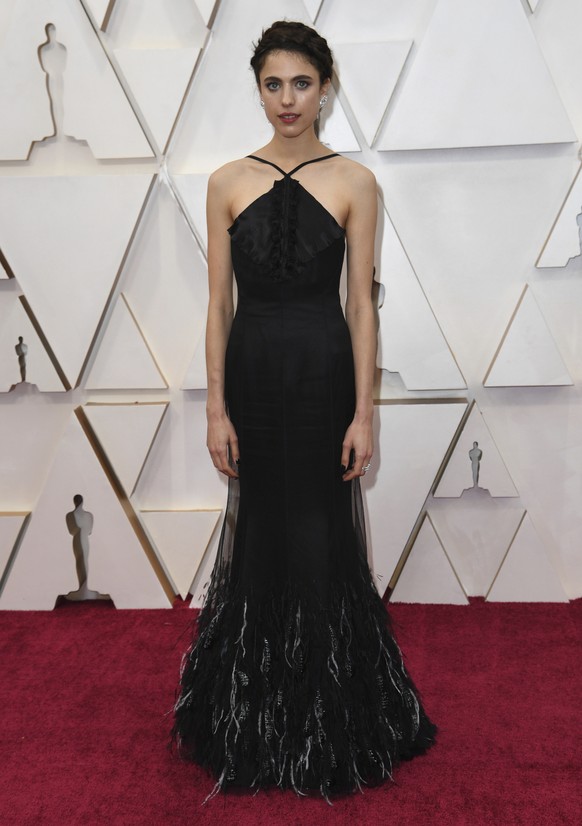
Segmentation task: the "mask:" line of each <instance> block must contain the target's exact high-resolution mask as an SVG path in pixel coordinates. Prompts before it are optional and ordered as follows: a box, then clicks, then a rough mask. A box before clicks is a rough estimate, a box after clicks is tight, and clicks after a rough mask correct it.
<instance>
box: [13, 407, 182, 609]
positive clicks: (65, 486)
mask: <svg viewBox="0 0 582 826" xmlns="http://www.w3.org/2000/svg"><path fill="white" fill-rule="evenodd" d="M76 494H80V495H81V496H82V497H83V502H82V507H83V509H84V510H85V511H87V512H89V513H90V514H92V515H93V528H92V532H91V533H90V535H89V536H88V537H86V538H87V539H88V543H89V551H88V566H87V569H88V576H87V584H88V587H89V588H90V589H92V590H94V591H97V592H99V593H100V594H103V595H106V594H108V595H109V596H110V597H111V599H112V600H113V603H114V604H115V606H116V607H117V608H169V607H171V599H172V590H171V586H170V584H169V582H168V581H167V578H166V576H165V574H164V572H163V570H162V569H161V566H160V565H159V564H158V565H157V566H155V567H154V564H152V561H151V557H150V559H149V558H148V556H147V555H146V554H147V553H149V554H150V555H153V551H152V549H151V548H148V549H146V547H144V546H143V545H142V541H143V540H142V539H140V538H138V532H136V530H135V529H134V527H132V523H131V522H130V519H129V518H128V515H127V514H126V511H125V510H124V507H123V506H122V503H121V501H120V500H119V499H118V496H117V494H116V492H115V491H114V489H113V487H112V486H111V484H110V482H109V479H108V478H107V475H106V473H105V471H104V469H103V467H102V466H101V464H100V462H99V460H98V458H97V456H96V455H95V453H94V451H93V448H92V447H91V444H90V442H89V440H88V439H87V437H86V435H85V433H84V432H83V429H82V427H81V425H80V423H79V420H78V418H77V416H75V415H71V417H70V420H69V424H68V426H67V429H66V431H65V433H64V436H63V438H62V439H61V441H60V442H59V445H58V448H57V451H56V455H55V457H54V461H53V464H52V467H51V468H50V471H49V473H48V476H47V478H46V479H45V484H44V486H43V489H42V493H41V496H40V498H39V500H38V502H37V503H36V506H35V508H34V509H33V513H32V516H31V517H30V522H29V525H28V528H27V530H26V533H25V536H24V539H23V541H22V543H21V545H20V549H19V551H18V553H17V555H16V558H15V559H14V562H13V564H12V568H11V571H10V574H9V576H8V578H7V581H6V584H5V586H4V590H3V592H2V595H1V597H0V609H32V610H50V609H52V608H53V607H54V605H55V601H56V599H57V597H58V596H59V595H60V594H67V593H68V592H69V591H74V590H76V589H77V588H78V587H79V585H80V583H79V580H78V577H77V574H76V567H75V555H74V546H73V538H74V537H73V535H72V534H71V532H70V529H71V516H70V514H71V513H72V511H73V510H74V509H75V503H74V501H73V497H74V496H75V495H76Z"/></svg>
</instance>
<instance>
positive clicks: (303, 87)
mask: <svg viewBox="0 0 582 826" xmlns="http://www.w3.org/2000/svg"><path fill="white" fill-rule="evenodd" d="M297 83H303V86H300V87H299V88H300V89H307V87H308V86H309V81H307V80H298V81H297Z"/></svg>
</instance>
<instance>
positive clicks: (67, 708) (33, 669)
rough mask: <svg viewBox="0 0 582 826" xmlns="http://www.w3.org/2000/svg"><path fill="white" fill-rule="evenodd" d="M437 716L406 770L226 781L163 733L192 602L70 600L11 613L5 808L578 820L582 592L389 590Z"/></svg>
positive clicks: (62, 819)
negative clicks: (165, 605) (182, 605)
mask: <svg viewBox="0 0 582 826" xmlns="http://www.w3.org/2000/svg"><path fill="white" fill-rule="evenodd" d="M389 610H390V613H391V615H392V617H393V618H394V620H395V623H396V628H397V639H398V642H399V644H400V646H401V648H402V650H403V652H404V657H405V663H406V664H407V666H408V669H409V671H410V672H411V675H412V676H413V679H414V680H415V681H416V683H417V685H418V687H419V690H420V691H421V694H422V698H423V700H424V703H425V705H426V708H427V711H428V712H429V714H430V716H431V717H432V718H433V719H434V721H435V722H436V723H437V724H438V725H439V726H440V734H439V742H438V743H437V745H436V746H435V747H434V748H433V749H431V751H430V752H429V753H428V754H426V755H423V756H421V757H417V758H415V759H414V760H413V761H411V762H409V763H403V764H401V766H399V767H398V768H397V769H396V771H395V774H394V776H395V779H396V784H393V783H390V782H388V783H387V784H385V785H384V786H382V787H380V788H377V789H371V790H368V791H366V792H365V793H364V794H360V793H356V794H354V795H352V796H349V797H347V798H342V799H338V800H336V801H335V803H334V806H333V807H331V806H329V805H328V804H327V803H326V802H325V800H323V799H322V798H317V797H309V798H298V797H297V796H296V795H295V793H294V792H293V791H289V792H281V791H277V790H274V789H271V790H269V791H261V792H259V793H258V794H257V795H255V796H253V795H252V794H248V795H247V794H241V793H237V794H232V793H231V794H229V795H228V796H227V797H225V796H224V795H219V796H217V797H214V798H213V799H212V800H210V801H209V802H208V803H207V804H206V806H203V807H201V805H200V804H201V802H202V801H203V800H204V798H205V797H206V795H207V794H208V793H209V792H210V790H211V789H212V786H213V782H212V780H211V779H210V778H208V777H207V776H206V775H205V773H204V772H202V771H201V770H200V769H198V768H197V767H196V766H194V765H192V764H185V763H183V762H181V761H179V760H178V759H177V758H176V757H174V756H172V755H171V754H170V752H169V751H168V750H167V748H166V739H167V732H168V730H169V727H170V719H169V715H166V714H165V712H166V711H167V710H168V709H169V708H170V707H171V704H172V700H173V695H174V688H175V685H176V681H177V674H178V669H179V662H180V657H181V652H182V649H183V648H184V647H185V645H186V635H187V634H188V633H189V632H188V631H186V634H185V635H184V636H182V637H181V634H182V632H183V631H184V630H185V629H186V627H187V626H189V624H190V622H191V619H192V617H193V614H192V613H190V611H189V610H188V611H186V610H180V609H179V608H176V609H175V610H173V611H164V610H156V611H154V610H151V611H116V610H115V609H114V608H112V607H111V605H110V604H108V603H93V604H91V603H80V604H74V603H67V604H63V605H60V606H59V607H57V608H56V609H55V610H54V611H30V612H25V611H0V622H1V624H2V637H1V659H0V668H1V671H0V675H1V676H0V680H1V687H2V691H1V697H2V702H1V704H0V732H1V735H0V736H1V744H2V745H1V749H0V757H1V758H2V773H1V776H0V823H2V824H9V826H13V824H14V825H17V826H20V824H31V825H32V824H34V826H52V824H59V825H60V826H69V824H122V826H133V824H164V826H165V825H166V824H168V826H170V824H210V823H212V824H214V823H216V824H219V823H220V824H222V823H231V824H237V826H246V824H265V825H266V824H269V826H273V824H277V826H279V824H283V825H284V824H297V826H299V824H300V825H301V826H305V824H317V826H325V825H326V824H333V826H338V824H344V823H346V824H347V823H348V822H350V823H355V824H410V825H411V826H424V824H431V825H432V824H435V825H436V824H438V826H453V824H455V826H456V824H471V826H473V825H474V826H477V824H495V825H496V826H513V825H514V824H524V826H534V825H535V826H538V824H540V826H548V824H561V826H565V824H576V826H579V824H580V823H582V771H581V769H582V747H581V735H582V691H581V686H582V676H581V670H582V656H581V648H582V646H581V644H580V643H581V637H582V629H581V625H582V599H578V600H575V601H573V602H572V603H570V604H565V605H563V604H545V603H535V604H518V603H505V604H486V603H484V602H483V601H481V600H473V601H472V603H471V605H470V606H462V607H459V606H450V605H399V604H390V605H389Z"/></svg>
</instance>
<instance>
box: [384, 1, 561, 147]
mask: <svg viewBox="0 0 582 826" xmlns="http://www.w3.org/2000/svg"><path fill="white" fill-rule="evenodd" d="M516 55H518V56H519V57H518V58H517V59H516ZM469 78H470V82H468V79H469ZM575 140H577V138H576V135H575V133H574V131H573V129H572V126H571V124H570V122H569V120H568V116H567V114H566V111H565V109H564V106H563V104H562V102H561V100H560V97H559V95H558V92H557V90H556V87H555V85H554V82H553V80H552V77H551V75H550V72H549V71H548V67H547V65H546V63H545V61H544V58H543V55H542V53H541V51H540V48H539V46H538V43H537V41H536V39H535V37H534V34H533V32H532V30H531V27H530V25H529V22H528V19H527V17H526V15H525V14H524V12H523V7H522V5H521V3H519V2H510V3H508V2H507V0H487V2H484V0H439V2H438V3H436V4H435V11H434V13H433V16H432V18H431V21H430V23H429V26H428V29H427V31H426V32H425V34H424V37H423V39H422V41H421V43H420V47H419V50H418V54H417V55H416V57H415V58H414V62H413V64H412V66H411V68H410V72H409V74H408V76H407V78H406V83H405V85H404V87H403V89H402V93H401V95H400V96H399V97H398V99H397V100H396V101H395V103H394V106H393V107H392V108H391V112H390V115H389V117H388V121H387V126H386V128H385V129H384V130H382V135H381V136H380V138H379V140H378V141H377V147H378V148H379V149H392V150H393V149H442V148H447V147H462V146H467V147H472V146H506V145H515V144H534V143H556V142H565V141H575Z"/></svg>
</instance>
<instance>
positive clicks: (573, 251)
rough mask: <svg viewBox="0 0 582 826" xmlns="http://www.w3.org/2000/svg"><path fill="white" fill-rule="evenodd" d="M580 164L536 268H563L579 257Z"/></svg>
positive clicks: (581, 168)
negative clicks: (572, 259)
mask: <svg viewBox="0 0 582 826" xmlns="http://www.w3.org/2000/svg"><path fill="white" fill-rule="evenodd" d="M580 170H582V164H581V165H580V166H579V167H578V171H577V172H576V176H575V177H574V180H573V181H572V184H571V185H570V189H569V190H568V194H567V195H566V197H565V199H564V203H563V204H562V206H561V207H560V211H559V213H558V217H557V218H556V220H555V221H554V225H553V226H552V229H551V230H550V234H549V236H548V239H547V241H546V243H545V244H544V246H543V248H542V251H541V253H540V255H539V258H538V260H537V261H536V267H540V268H541V267H565V266H566V265H567V264H568V262H569V261H570V259H571V258H577V257H578V256H579V255H580V252H581V249H580V227H579V226H578V222H577V220H576V219H577V217H578V215H580V213H581V212H582V174H580Z"/></svg>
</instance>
